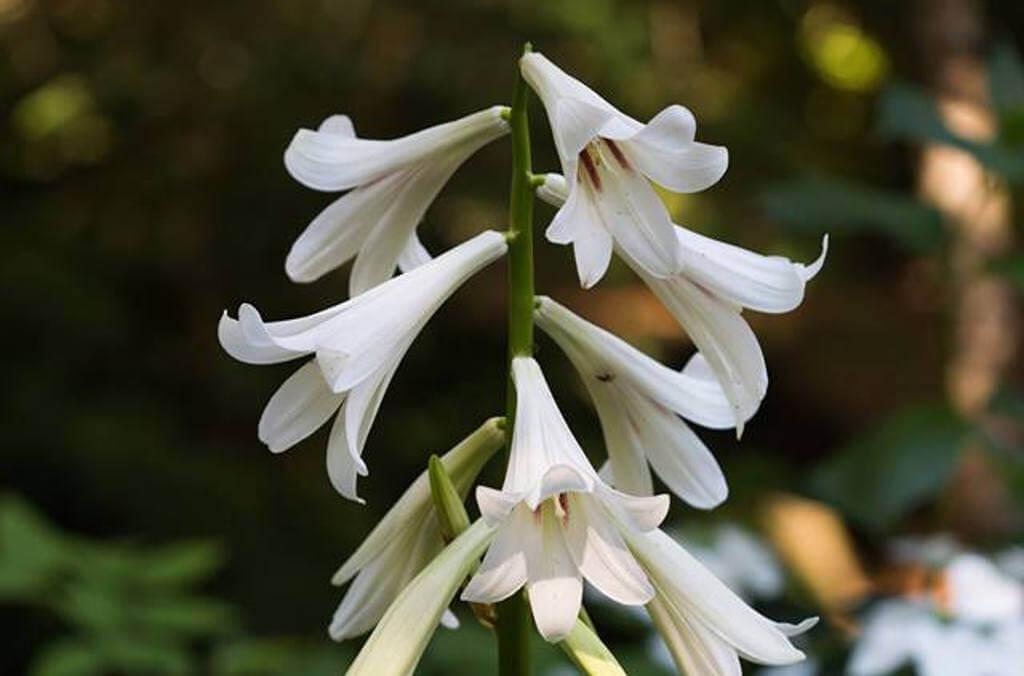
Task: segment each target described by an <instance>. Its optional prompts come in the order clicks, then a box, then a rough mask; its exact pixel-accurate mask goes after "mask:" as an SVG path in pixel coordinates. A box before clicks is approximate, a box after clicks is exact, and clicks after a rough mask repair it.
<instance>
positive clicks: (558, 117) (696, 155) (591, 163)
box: [520, 52, 729, 288]
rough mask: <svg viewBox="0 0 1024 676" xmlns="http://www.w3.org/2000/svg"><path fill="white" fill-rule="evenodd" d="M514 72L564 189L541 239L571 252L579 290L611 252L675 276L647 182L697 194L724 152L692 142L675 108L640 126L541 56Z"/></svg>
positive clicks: (661, 210)
mask: <svg viewBox="0 0 1024 676" xmlns="http://www.w3.org/2000/svg"><path fill="white" fill-rule="evenodd" d="M520 70H521V71H522V74H523V78H524V79H525V80H526V81H527V82H529V83H530V86H531V87H532V88H533V89H534V91H535V92H537V95H538V96H539V97H540V99H541V102H542V103H543V104H544V108H545V109H546V111H547V115H548V121H549V123H550V125H551V132H552V135H553V137H554V140H555V147H556V149H557V151H558V157H559V160H560V161H561V164H562V174H563V175H564V176H566V178H567V179H568V183H569V185H568V190H567V195H566V200H565V204H564V206H562V207H561V208H560V209H559V212H558V214H557V215H556V216H555V218H554V220H553V221H552V222H551V225H550V226H549V227H548V230H547V238H548V239H549V240H550V241H552V242H555V243H558V244H569V243H571V244H572V245H573V251H574V254H575V258H576V268H577V272H578V273H579V278H580V283H581V284H582V285H583V286H584V287H585V288H589V287H591V286H593V285H594V284H596V283H597V282H598V281H599V280H600V279H601V277H602V276H604V273H605V271H606V270H607V269H608V263H609V261H610V260H611V255H612V249H613V244H614V245H615V246H617V247H618V248H619V249H620V250H621V251H625V252H626V253H627V254H628V255H629V256H630V257H631V258H632V259H633V260H635V261H636V262H637V264H638V265H639V266H640V267H641V268H642V269H643V270H644V271H645V272H647V273H648V274H649V275H652V276H654V277H658V278H664V277H669V276H671V275H674V274H675V273H677V272H680V271H681V270H682V269H683V267H684V265H685V262H684V260H683V257H682V252H681V250H680V248H679V246H678V243H677V241H676V237H675V234H674V232H673V228H672V223H671V221H670V220H669V215H668V211H667V210H666V209H665V206H664V204H663V203H662V201H661V200H660V199H659V197H658V195H657V193H656V192H655V191H654V187H653V186H652V185H651V181H653V182H655V183H657V184H659V185H661V186H663V187H665V188H667V189H669V190H673V191H675V192H696V191H699V190H703V189H705V188H707V187H708V186H710V185H713V184H714V183H715V182H716V181H718V179H720V178H721V177H722V175H723V174H724V173H725V170H726V168H727V166H728V164H729V157H728V153H727V152H726V150H725V148H723V147H721V146H713V145H707V144H704V143H698V142H696V141H694V135H695V132H696V129H697V124H696V121H695V120H694V118H693V115H692V114H691V113H690V111H689V110H687V109H686V108H683V107H682V106H677V105H675V106H669V107H668V108H665V109H664V110H663V111H661V112H660V113H658V114H657V115H656V116H655V117H654V118H653V119H651V121H650V122H648V123H647V124H646V125H644V124H643V123H641V122H639V121H637V120H635V119H633V118H632V117H630V116H628V115H626V114H624V113H622V112H621V111H619V110H617V109H616V108H615V107H614V106H612V105H611V104H610V103H608V102H607V101H605V100H604V99H603V98H601V97H600V96H599V95H598V94H597V93H595V92H594V91H593V90H591V89H590V88H589V87H587V86H586V85H584V84H583V83H582V82H580V81H579V80H577V79H575V78H573V77H571V76H570V75H568V74H566V73H565V72H563V71H562V70H561V69H559V68H558V66H556V65H555V64H553V63H552V62H551V61H549V60H548V59H547V58H546V57H544V56H543V55H542V54H538V53H536V52H532V53H529V54H526V55H524V56H523V57H522V59H521V60H520Z"/></svg>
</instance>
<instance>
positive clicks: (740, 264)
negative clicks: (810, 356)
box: [676, 227, 824, 313]
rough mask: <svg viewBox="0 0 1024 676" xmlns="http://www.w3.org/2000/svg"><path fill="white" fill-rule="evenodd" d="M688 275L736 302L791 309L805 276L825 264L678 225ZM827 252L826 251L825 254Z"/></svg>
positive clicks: (800, 295) (774, 309)
mask: <svg viewBox="0 0 1024 676" xmlns="http://www.w3.org/2000/svg"><path fill="white" fill-rule="evenodd" d="M676 235H677V237H678V238H679V243H680V244H681V245H682V249H683V260H684V261H685V263H686V275H687V276H688V277H690V278H691V279H693V281H695V282H697V283H698V284H700V285H701V286H703V287H704V288H706V289H708V290H710V291H712V292H713V293H715V294H717V295H719V296H722V297H723V298H725V299H727V300H729V301H730V302H732V303H734V304H736V305H742V306H743V307H748V308H750V309H752V310H758V311H760V312H771V313H781V312H789V311H790V310H792V309H794V308H796V307H797V306H798V305H800V303H801V302H802V301H803V298H804V286H805V284H806V280H807V279H809V278H810V276H813V275H811V274H810V272H809V270H813V271H814V272H816V271H817V270H819V269H820V268H821V265H822V264H824V259H823V258H822V257H820V256H819V258H818V261H816V262H815V263H812V264H811V266H810V267H807V266H804V265H802V264H800V263H794V262H792V261H791V260H789V259H788V258H783V257H781V256H762V255H761V254H757V253H754V252H752V251H747V250H746V249H743V248H740V247H738V246H733V245H731V244H726V243H724V242H719V241H718V240H715V239H711V238H710V237H705V236H703V235H699V234H697V233H695V232H690V231H689V230H686V229H685V228H680V227H677V228H676ZM822 255H824V252H823V254H822Z"/></svg>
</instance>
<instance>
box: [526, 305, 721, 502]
mask: <svg viewBox="0 0 1024 676" xmlns="http://www.w3.org/2000/svg"><path fill="white" fill-rule="evenodd" d="M534 316H535V317H536V320H537V325H538V326H540V327H541V328H542V329H543V330H544V332H545V333H547V334H548V335H549V336H551V337H552V338H553V339H554V340H555V342H557V343H558V345H559V347H561V348H562V350H563V351H564V352H565V353H566V355H567V356H568V357H569V359H570V361H572V363H573V365H574V366H575V367H576V370H577V371H578V372H579V374H580V376H581V377H582V378H583V383H584V385H585V386H586V388H587V391H588V392H589V393H590V397H591V399H593V401H594V406H595V407H596V408H597V413H598V417H599V419H600V421H601V429H602V430H603V432H604V439H605V445H606V446H607V448H608V458H609V461H610V465H611V472H612V476H613V477H614V484H615V487H616V488H618V489H620V490H623V491H625V492H627V493H631V494H634V495H650V494H651V493H652V492H653V484H652V482H651V474H650V471H649V469H648V463H650V465H651V467H653V468H654V471H655V472H656V473H657V474H658V476H659V477H661V479H662V481H664V482H665V484H666V485H667V486H668V487H669V489H670V490H671V491H672V492H673V493H675V494H676V495H678V496H679V497H681V498H682V499H683V500H686V501H687V502H688V503H690V504H691V505H693V506H695V507H699V508H702V509H710V508H712V507H714V506H716V505H718V504H719V503H721V502H722V501H723V500H725V498H726V496H727V495H728V488H727V486H726V482H725V477H724V476H723V474H722V470H721V468H720V467H719V466H718V463H717V462H716V461H715V458H714V456H713V455H712V454H711V451H709V450H708V448H707V446H705V445H704V443H703V442H702V441H701V440H700V438H699V437H698V436H697V435H696V434H695V433H694V432H693V430H691V429H690V427H689V426H688V425H687V424H686V423H685V422H684V421H683V420H682V418H680V416H682V417H683V418H686V419H688V420H692V421H694V422H696V423H698V424H701V425H704V426H706V427H710V428H713V429H724V428H728V427H732V426H733V425H734V424H735V419H734V417H733V409H732V406H731V405H730V404H729V401H728V399H726V397H725V394H724V393H723V392H722V388H721V386H720V385H719V384H718V381H717V380H715V378H714V376H713V375H712V374H711V371H710V369H709V368H708V366H707V362H705V361H704V358H703V357H702V356H701V355H700V353H697V354H695V355H694V356H693V357H692V358H691V359H690V361H689V363H687V365H686V367H685V368H683V370H682V371H675V370H673V369H670V368H668V367H666V366H664V365H662V364H660V363H658V362H657V361H655V360H654V359H652V358H651V357H649V356H647V355H646V354H644V353H643V352H641V351H639V350H637V349H636V348H635V347H633V346H632V345H630V344H628V343H627V342H625V341H624V340H622V339H620V338H618V337H616V336H614V335H612V334H611V333H609V332H608V331H605V330H604V329H602V328H599V327H597V326H595V325H593V324H591V323H590V322H588V321H586V320H584V319H582V318H581V317H579V316H577V315H575V314H573V313H572V312H571V311H569V310H568V309H567V308H565V307H563V306H562V305H559V304H558V303H556V302H555V301H553V300H551V299H550V298H547V297H539V298H538V299H537V305H536V309H535V311H534Z"/></svg>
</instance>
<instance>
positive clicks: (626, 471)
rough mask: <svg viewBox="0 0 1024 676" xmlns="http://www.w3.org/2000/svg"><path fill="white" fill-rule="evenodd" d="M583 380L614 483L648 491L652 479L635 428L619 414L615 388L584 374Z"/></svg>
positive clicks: (636, 492)
mask: <svg viewBox="0 0 1024 676" xmlns="http://www.w3.org/2000/svg"><path fill="white" fill-rule="evenodd" d="M585 377H586V376H585ZM584 382H585V383H587V390H588V391H589V392H590V397H591V399H593V401H594V408H595V409H597V417H598V422H599V423H600V424H601V431H602V432H603V434H604V444H605V446H606V447H607V449H608V462H609V465H610V467H611V472H612V476H613V477H615V482H614V483H615V487H616V488H618V489H619V490H620V491H623V492H625V493H629V494H631V495H651V494H652V493H653V492H654V483H653V481H652V479H651V472H650V469H649V468H648V466H647V456H646V454H645V453H644V447H643V445H642V443H641V441H640V438H639V435H638V432H639V430H637V428H636V426H635V425H633V424H632V421H631V419H630V418H629V417H628V416H626V415H623V413H624V412H623V410H622V408H621V407H622V402H621V400H620V397H619V391H618V389H616V388H614V387H608V386H607V384H606V383H603V382H601V381H599V380H597V379H596V378H586V380H585V381H584Z"/></svg>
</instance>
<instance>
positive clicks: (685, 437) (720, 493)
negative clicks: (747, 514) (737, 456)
mask: <svg viewBox="0 0 1024 676" xmlns="http://www.w3.org/2000/svg"><path fill="white" fill-rule="evenodd" d="M623 404H624V406H623V413H624V414H626V415H629V416H630V418H631V420H632V421H633V424H634V425H636V427H637V430H638V437H639V439H638V440H639V443H640V444H641V448H643V449H644V451H645V452H646V454H647V459H648V460H649V461H650V463H651V467H653V468H654V472H655V474H657V475H658V477H660V478H661V480H662V481H664V482H665V485H666V486H668V487H669V490H671V491H672V492H673V493H675V494H676V495H678V496H679V497H681V498H682V499H683V500H685V501H686V502H688V503H689V504H691V505H693V506H694V507H697V508H698V509H712V508H714V507H716V506H717V505H720V504H721V503H722V502H724V501H725V498H726V497H727V496H728V495H729V488H728V486H727V485H726V482H725V476H724V475H723V474H722V469H721V468H720V467H719V466H718V461H716V460H715V456H714V455H712V454H711V451H710V450H708V447H707V446H705V445H704V442H702V441H701V440H700V437H698V436H697V435H696V434H694V432H693V430H691V429H690V428H689V427H688V426H687V425H686V423H685V422H683V421H682V419H680V418H679V416H677V415H676V414H674V413H672V411H669V410H668V409H667V408H665V407H663V406H660V405H659V404H656V403H655V402H653V401H651V400H649V399H642V398H640V397H639V396H634V397H631V398H630V399H629V400H627V401H623Z"/></svg>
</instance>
